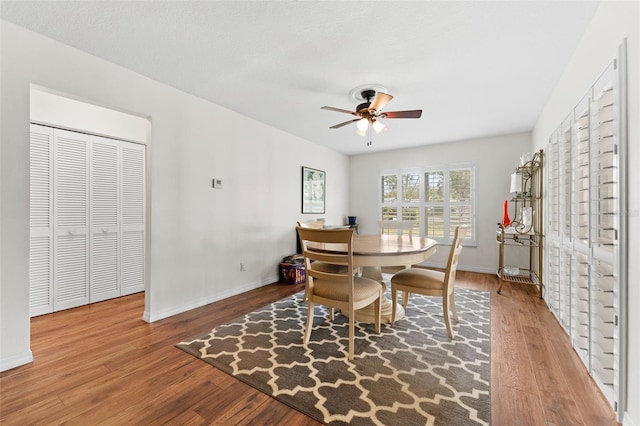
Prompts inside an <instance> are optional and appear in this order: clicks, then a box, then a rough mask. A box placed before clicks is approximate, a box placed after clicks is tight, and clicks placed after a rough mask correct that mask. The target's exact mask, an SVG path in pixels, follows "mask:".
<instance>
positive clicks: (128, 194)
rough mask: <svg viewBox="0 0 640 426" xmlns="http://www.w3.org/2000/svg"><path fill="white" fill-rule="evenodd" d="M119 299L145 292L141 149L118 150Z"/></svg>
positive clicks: (126, 147)
mask: <svg viewBox="0 0 640 426" xmlns="http://www.w3.org/2000/svg"><path fill="white" fill-rule="evenodd" d="M121 185H122V186H121V188H122V190H121V194H122V226H121V231H122V295H125V294H131V293H137V292H140V291H144V288H145V233H144V232H145V220H144V218H145V147H144V146H143V145H135V144H130V143H126V144H123V146H122V184H121Z"/></svg>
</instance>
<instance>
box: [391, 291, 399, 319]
mask: <svg viewBox="0 0 640 426" xmlns="http://www.w3.org/2000/svg"><path fill="white" fill-rule="evenodd" d="M397 296H398V290H396V288H395V287H394V286H393V285H392V286H391V325H393V324H395V322H396V305H397V303H396V300H397Z"/></svg>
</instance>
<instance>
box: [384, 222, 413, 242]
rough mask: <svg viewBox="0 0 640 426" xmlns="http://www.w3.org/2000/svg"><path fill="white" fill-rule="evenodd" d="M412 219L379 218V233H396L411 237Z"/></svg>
mask: <svg viewBox="0 0 640 426" xmlns="http://www.w3.org/2000/svg"><path fill="white" fill-rule="evenodd" d="M414 223H415V222H414V221H413V220H379V221H378V226H379V228H380V235H384V234H396V235H408V236H409V239H413V238H412V237H413V235H412V234H413V226H414Z"/></svg>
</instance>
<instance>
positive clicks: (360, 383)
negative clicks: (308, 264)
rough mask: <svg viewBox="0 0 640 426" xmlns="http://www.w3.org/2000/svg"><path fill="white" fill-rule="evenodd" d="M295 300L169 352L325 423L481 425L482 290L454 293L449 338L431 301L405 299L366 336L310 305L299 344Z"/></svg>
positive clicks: (485, 398)
mask: <svg viewBox="0 0 640 426" xmlns="http://www.w3.org/2000/svg"><path fill="white" fill-rule="evenodd" d="M301 299H302V293H298V294H295V295H293V296H291V297H288V298H285V299H283V300H280V301H278V302H276V303H273V304H271V305H269V306H266V307H264V308H262V309H260V310H258V311H255V312H252V313H250V314H248V315H246V316H244V317H242V318H238V319H237V320H234V321H232V322H230V323H228V324H225V325H222V326H220V327H217V328H215V329H213V330H212V331H211V332H210V333H208V334H206V335H204V336H200V337H197V338H194V339H191V340H188V341H184V342H181V343H178V344H177V345H176V346H177V347H179V348H181V349H183V350H184V351H186V352H188V353H190V354H192V355H194V356H195V357H198V358H200V359H202V360H203V361H205V362H207V363H209V364H211V365H213V366H215V367H217V368H219V369H221V370H222V371H224V372H226V373H228V374H231V375H232V376H234V377H236V378H238V379H239V380H242V381H244V382H246V383H247V384H249V385H251V386H253V387H255V388H256V389H259V390H260V391H262V392H264V393H266V394H268V395H270V396H272V397H274V398H276V399H278V400H279V401H281V402H283V403H285V404H287V405H289V406H291V407H292V408H294V409H296V410H299V411H301V412H303V413H305V414H307V415H308V416H310V417H312V418H314V419H316V420H318V421H320V422H323V423H325V424H327V425H342V424H350V425H397V426H400V425H432V424H433V425H438V424H440V425H457V426H460V425H476V424H477V425H488V424H489V423H490V419H491V407H490V401H491V399H490V395H489V390H490V384H489V380H490V376H491V374H490V359H489V356H490V349H491V342H490V340H489V338H490V323H489V319H490V314H489V308H490V293H488V292H479V291H474V290H467V289H460V288H458V289H456V306H457V307H458V314H459V316H460V323H459V324H455V323H454V333H456V338H455V340H454V341H450V340H449V338H448V336H447V332H446V329H445V326H444V320H443V316H442V305H441V303H442V302H441V299H440V298H429V297H423V296H419V295H412V296H411V299H410V301H409V306H408V307H407V315H406V317H405V318H404V319H403V320H401V321H397V322H396V324H395V325H394V326H393V327H390V326H388V325H383V326H382V330H381V333H380V334H379V335H377V334H375V329H374V326H373V325H372V324H360V323H356V338H355V342H356V346H355V359H354V360H353V361H351V362H349V361H347V360H346V352H347V349H348V331H347V326H348V322H347V319H346V318H345V317H344V316H342V315H339V314H337V315H336V317H335V321H334V322H333V323H330V322H329V321H328V314H327V310H326V308H324V307H319V306H316V307H315V309H316V310H317V311H316V317H315V321H314V328H313V330H312V333H311V341H310V342H309V344H308V346H307V347H306V348H305V347H303V346H302V343H301V342H302V335H303V330H304V321H305V319H306V316H307V304H306V303H303V302H302V301H301Z"/></svg>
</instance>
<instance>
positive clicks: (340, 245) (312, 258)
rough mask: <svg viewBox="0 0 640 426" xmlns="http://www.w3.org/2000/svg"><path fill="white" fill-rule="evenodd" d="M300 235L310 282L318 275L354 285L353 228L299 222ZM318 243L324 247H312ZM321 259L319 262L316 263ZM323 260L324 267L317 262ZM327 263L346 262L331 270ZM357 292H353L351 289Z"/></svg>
mask: <svg viewBox="0 0 640 426" xmlns="http://www.w3.org/2000/svg"><path fill="white" fill-rule="evenodd" d="M297 230H298V235H299V236H300V242H301V244H302V251H303V255H304V259H305V268H306V270H307V271H306V272H307V277H308V279H307V286H310V287H312V286H313V280H314V279H318V280H321V279H328V280H332V281H334V282H344V283H345V284H350V285H351V287H353V231H354V230H353V229H314V228H304V227H302V226H298V228H297ZM311 244H314V245H316V248H319V249H320V250H335V252H332V251H320V250H314V247H310V245H311ZM316 262H317V263H316ZM318 263H321V264H323V268H322V269H321V270H320V269H316V268H314V264H318ZM326 265H335V266H343V267H344V266H346V268H336V270H335V271H328V270H327V269H326ZM351 293H352V294H353V292H351Z"/></svg>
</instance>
